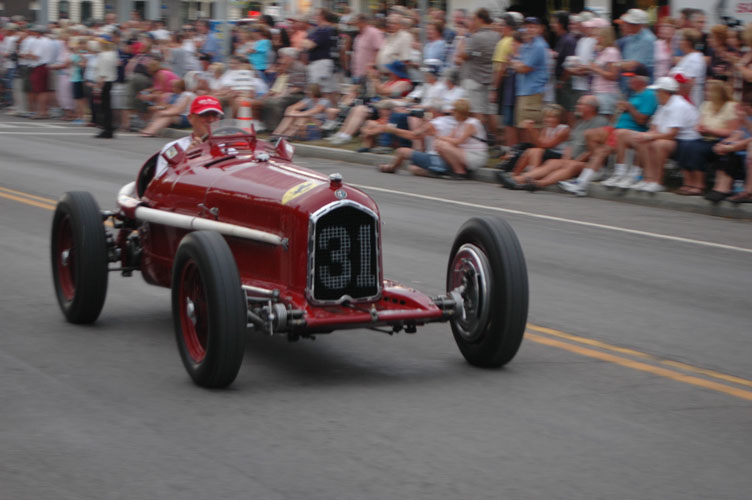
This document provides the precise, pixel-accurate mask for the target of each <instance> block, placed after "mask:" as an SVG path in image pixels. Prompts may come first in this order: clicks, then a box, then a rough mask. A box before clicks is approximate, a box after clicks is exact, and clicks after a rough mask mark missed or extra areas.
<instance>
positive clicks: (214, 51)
mask: <svg viewBox="0 0 752 500" xmlns="http://www.w3.org/2000/svg"><path fill="white" fill-rule="evenodd" d="M209 28H210V26H209V21H206V20H204V19H202V20H200V21H198V22H197V23H196V29H197V31H198V33H199V35H201V37H202V39H203V41H202V43H201V46H200V48H199V52H203V53H204V54H209V55H210V56H211V58H212V62H222V61H223V60H224V55H223V54H222V44H221V43H220V41H219V38H217V35H216V33H213V32H212V31H210V29H209Z"/></svg>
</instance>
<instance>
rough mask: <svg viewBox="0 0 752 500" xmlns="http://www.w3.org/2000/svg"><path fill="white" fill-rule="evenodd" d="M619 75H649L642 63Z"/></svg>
mask: <svg viewBox="0 0 752 500" xmlns="http://www.w3.org/2000/svg"><path fill="white" fill-rule="evenodd" d="M621 76H650V72H649V71H648V68H647V67H645V65H644V64H638V65H637V66H635V68H634V69H633V70H632V71H627V72H624V73H622V74H621Z"/></svg>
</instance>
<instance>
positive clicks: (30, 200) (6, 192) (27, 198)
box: [0, 186, 57, 210]
mask: <svg viewBox="0 0 752 500" xmlns="http://www.w3.org/2000/svg"><path fill="white" fill-rule="evenodd" d="M0 197H2V198H6V199H8V200H13V201H17V202H19V203H24V204H26V205H31V206H32V207H39V208H46V209H47V210H55V205H56V204H57V201H55V200H51V199H49V198H42V197H41V196H35V195H33V194H29V193H24V192H22V191H16V190H15V189H8V188H6V187H3V186H0Z"/></svg>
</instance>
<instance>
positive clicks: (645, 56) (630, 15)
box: [620, 9, 655, 90]
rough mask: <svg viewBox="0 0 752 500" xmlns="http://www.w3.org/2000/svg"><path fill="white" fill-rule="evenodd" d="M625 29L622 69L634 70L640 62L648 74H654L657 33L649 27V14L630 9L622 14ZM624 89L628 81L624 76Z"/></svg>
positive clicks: (622, 84) (622, 82)
mask: <svg viewBox="0 0 752 500" xmlns="http://www.w3.org/2000/svg"><path fill="white" fill-rule="evenodd" d="M621 21H622V26H623V30H624V32H625V33H626V36H625V37H624V38H623V45H622V51H621V58H622V61H621V63H620V65H621V66H620V67H621V70H622V71H634V69H635V68H636V67H637V65H638V64H642V65H643V66H645V67H646V68H647V69H648V76H650V77H651V80H652V76H653V65H654V54H655V35H654V34H653V32H652V31H650V30H649V29H648V28H647V24H648V14H647V12H645V11H644V10H640V9H629V10H628V11H627V13H626V14H624V15H623V16H621ZM621 87H622V90H626V88H627V87H628V86H627V82H626V80H625V79H623V78H622V81H621Z"/></svg>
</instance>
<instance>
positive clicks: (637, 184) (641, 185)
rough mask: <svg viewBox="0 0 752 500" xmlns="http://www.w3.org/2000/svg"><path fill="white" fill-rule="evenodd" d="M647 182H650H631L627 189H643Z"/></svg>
mask: <svg viewBox="0 0 752 500" xmlns="http://www.w3.org/2000/svg"><path fill="white" fill-rule="evenodd" d="M648 184H650V183H649V182H645V181H639V182H635V183H634V184H632V185H631V186H629V188H628V189H631V190H633V191H642V190H644V189H645V186H647V185H648Z"/></svg>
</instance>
